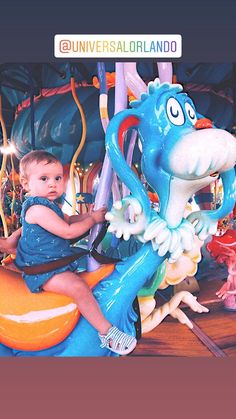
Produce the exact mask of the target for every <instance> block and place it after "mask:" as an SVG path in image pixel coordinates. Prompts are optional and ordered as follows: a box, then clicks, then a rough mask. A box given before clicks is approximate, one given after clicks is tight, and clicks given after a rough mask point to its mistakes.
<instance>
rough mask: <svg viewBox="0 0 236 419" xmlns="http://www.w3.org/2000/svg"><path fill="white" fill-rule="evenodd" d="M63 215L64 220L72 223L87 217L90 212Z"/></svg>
mask: <svg viewBox="0 0 236 419" xmlns="http://www.w3.org/2000/svg"><path fill="white" fill-rule="evenodd" d="M64 217H65V221H66V222H67V223H68V224H74V223H77V222H79V221H84V220H86V219H87V218H88V217H90V214H78V215H66V214H64Z"/></svg>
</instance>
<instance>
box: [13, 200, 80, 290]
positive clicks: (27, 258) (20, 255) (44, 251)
mask: <svg viewBox="0 0 236 419" xmlns="http://www.w3.org/2000/svg"><path fill="white" fill-rule="evenodd" d="M32 205H44V206H46V207H48V208H50V209H51V210H53V211H54V212H55V213H56V214H57V215H58V216H59V217H60V218H62V219H64V216H63V212H62V210H61V209H60V208H59V206H58V205H57V204H56V203H55V202H52V201H49V200H48V199H46V198H41V197H37V196H36V197H29V198H27V199H26V201H25V202H24V203H23V205H22V211H21V223H22V235H21V238H20V240H19V242H18V246H17V255H16V260H15V264H16V266H17V267H18V268H19V269H21V267H24V266H31V265H40V264H43V263H47V262H51V261H53V260H57V259H60V258H62V257H64V256H69V255H72V254H74V253H75V252H76V248H72V247H70V243H69V240H66V239H63V238H61V237H59V236H56V235H55V234H52V233H50V232H48V231H47V230H45V229H43V228H42V227H40V226H39V225H38V224H28V223H27V222H26V220H25V214H26V211H27V210H28V209H29V207H31V206H32ZM80 266H81V259H79V260H75V261H74V262H72V263H70V264H68V265H66V266H63V267H62V268H58V269H55V270H53V271H50V272H47V273H43V274H37V275H27V274H25V273H23V274H22V275H23V278H24V280H25V282H26V285H27V286H28V288H29V289H30V291H31V292H40V291H42V285H43V284H44V283H45V282H46V281H48V280H49V279H50V278H52V277H53V276H54V275H55V274H58V273H61V272H65V271H68V270H69V271H72V272H73V271H75V270H77V269H78V268H80Z"/></svg>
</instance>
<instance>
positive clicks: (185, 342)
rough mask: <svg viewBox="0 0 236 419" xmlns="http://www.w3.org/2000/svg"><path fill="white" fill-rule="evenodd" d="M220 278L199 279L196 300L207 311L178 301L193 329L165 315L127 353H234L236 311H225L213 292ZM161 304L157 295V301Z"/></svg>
mask: <svg viewBox="0 0 236 419" xmlns="http://www.w3.org/2000/svg"><path fill="white" fill-rule="evenodd" d="M222 284H223V282H222V281H221V280H219V279H216V280H214V279H211V280H203V281H199V287H200V291H199V293H198V294H197V297H198V301H199V302H200V303H201V304H203V305H205V306H206V307H208V308H209V313H202V314H199V313H194V312H192V311H191V310H190V309H189V308H187V307H186V306H184V305H181V306H180V308H181V309H182V310H183V311H184V312H185V314H186V315H187V316H188V317H189V319H190V320H191V321H192V323H193V325H194V326H193V329H192V330H191V329H189V328H188V327H187V326H186V325H182V324H180V323H179V322H178V321H177V320H176V319H173V318H172V317H170V316H167V317H166V318H165V319H164V321H163V322H162V323H161V324H160V325H159V326H157V327H156V328H155V329H154V330H152V331H151V332H149V333H146V334H144V335H143V336H142V338H141V339H140V340H139V341H138V344H137V347H136V348H135V350H134V352H133V353H132V354H131V355H130V356H159V357H165V356H171V357H221V358H224V357H234V356H236V312H232V311H231V312H230V311H226V310H225V309H224V307H223V302H222V301H221V300H220V299H219V298H218V297H217V296H216V294H215V293H216V291H217V290H219V288H220V287H221V286H222ZM160 303H161V304H162V303H163V301H162V302H161V301H159V296H158V298H157V305H160Z"/></svg>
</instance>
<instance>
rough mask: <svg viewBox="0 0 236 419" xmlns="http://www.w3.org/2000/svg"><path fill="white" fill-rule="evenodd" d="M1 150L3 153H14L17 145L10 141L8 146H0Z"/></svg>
mask: <svg viewBox="0 0 236 419" xmlns="http://www.w3.org/2000/svg"><path fill="white" fill-rule="evenodd" d="M0 152H1V153H2V154H7V155H9V154H14V153H15V152H16V148H15V145H14V144H13V143H10V142H9V143H8V145H7V146H6V147H5V146H1V147H0Z"/></svg>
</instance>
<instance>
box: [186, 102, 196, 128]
mask: <svg viewBox="0 0 236 419" xmlns="http://www.w3.org/2000/svg"><path fill="white" fill-rule="evenodd" d="M185 110H186V113H187V115H188V119H189V120H190V121H191V122H192V124H193V125H194V124H195V122H197V115H196V112H195V110H194V108H193V107H192V106H191V105H190V103H188V102H186V103H185Z"/></svg>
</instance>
